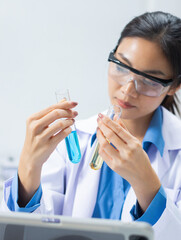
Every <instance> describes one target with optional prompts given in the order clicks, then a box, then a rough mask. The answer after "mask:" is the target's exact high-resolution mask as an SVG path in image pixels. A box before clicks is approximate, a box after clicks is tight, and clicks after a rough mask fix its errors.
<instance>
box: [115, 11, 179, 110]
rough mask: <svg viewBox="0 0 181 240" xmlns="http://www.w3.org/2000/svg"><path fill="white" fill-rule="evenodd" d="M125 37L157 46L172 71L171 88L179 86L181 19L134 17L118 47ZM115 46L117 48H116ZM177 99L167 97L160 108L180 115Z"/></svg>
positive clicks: (156, 14) (158, 14)
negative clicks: (147, 41)
mask: <svg viewBox="0 0 181 240" xmlns="http://www.w3.org/2000/svg"><path fill="white" fill-rule="evenodd" d="M125 37H141V38H144V39H147V40H149V41H154V42H156V43H158V44H159V46H160V47H161V49H162V51H163V53H164V55H165V56H166V58H167V59H168V61H169V63H170V64H171V67H172V70H173V77H172V78H173V79H174V81H173V84H172V87H173V88H175V87H178V86H179V85H180V84H181V19H180V18H178V17H175V16H173V15H171V14H169V13H164V12H160V11H158V12H147V13H144V14H143V15H140V16H138V17H135V18H134V19H133V20H131V21H130V22H129V23H128V24H127V25H126V26H125V28H124V29H123V31H122V33H121V36H120V39H119V40H118V45H119V44H120V42H121V41H122V39H123V38H125ZM118 45H117V46H118ZM178 103H179V99H178V96H177V95H176V93H175V94H174V95H173V96H169V95H167V96H166V97H165V99H164V100H163V102H162V103H161V105H162V106H164V107H165V108H167V109H168V110H169V111H171V112H172V113H174V114H175V113H176V111H175V110H177V112H178V113H179V114H180V111H179V107H178Z"/></svg>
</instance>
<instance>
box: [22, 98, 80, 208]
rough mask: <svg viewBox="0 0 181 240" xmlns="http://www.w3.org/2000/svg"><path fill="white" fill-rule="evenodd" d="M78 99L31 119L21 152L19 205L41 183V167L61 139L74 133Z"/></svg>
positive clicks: (54, 106)
mask: <svg viewBox="0 0 181 240" xmlns="http://www.w3.org/2000/svg"><path fill="white" fill-rule="evenodd" d="M76 105H77V103H76V102H68V101H64V100H63V101H61V102H59V103H57V104H55V105H52V106H50V107H48V108H46V109H44V110H42V111H40V112H38V113H35V114H33V115H32V116H30V117H29V118H28V120H27V127H26V138H25V142H24V147H23V150H22V153H21V157H20V162H19V168H18V176H19V205H21V206H24V205H26V203H27V202H28V201H29V200H30V198H31V197H32V196H33V194H34V192H35V191H36V190H37V188H38V187H39V185H40V177H41V169H42V165H43V163H44V162H45V161H46V160H47V159H48V157H49V156H50V154H51V153H52V152H53V151H54V149H55V148H56V146H57V145H58V143H59V142H61V141H62V140H63V139H64V138H65V137H66V136H68V135H69V134H70V133H71V127H70V126H71V125H72V124H73V123H74V117H76V116H77V115H78V113H77V112H76V111H73V110H72V109H73V108H74V107H75V106H76Z"/></svg>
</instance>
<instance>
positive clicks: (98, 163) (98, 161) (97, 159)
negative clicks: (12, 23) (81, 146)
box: [90, 142, 103, 170]
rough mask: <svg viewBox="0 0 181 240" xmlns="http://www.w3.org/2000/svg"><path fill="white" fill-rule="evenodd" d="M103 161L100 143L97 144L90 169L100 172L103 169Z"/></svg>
mask: <svg viewBox="0 0 181 240" xmlns="http://www.w3.org/2000/svg"><path fill="white" fill-rule="evenodd" d="M102 164H103V159H102V157H101V156H100V155H99V143H98V142H97V143H96V146H95V150H94V153H93V156H92V159H91V162H90V167H91V168H92V169H94V170H99V169H100V168H101V167H102Z"/></svg>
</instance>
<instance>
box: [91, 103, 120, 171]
mask: <svg viewBox="0 0 181 240" xmlns="http://www.w3.org/2000/svg"><path fill="white" fill-rule="evenodd" d="M106 115H107V116H109V117H110V118H111V119H113V120H114V121H117V120H119V118H120V117H121V107H120V106H117V105H111V106H110V107H109V109H108V112H107V114H106ZM107 141H108V142H109V140H108V139H107ZM109 144H111V145H112V146H113V147H114V145H113V144H112V143H111V142H109ZM102 164H103V159H102V157H101V156H100V155H99V143H98V141H97V139H96V145H95V150H94V152H93V155H92V158H91V162H90V167H91V168H92V169H94V170H99V169H100V168H101V167H102Z"/></svg>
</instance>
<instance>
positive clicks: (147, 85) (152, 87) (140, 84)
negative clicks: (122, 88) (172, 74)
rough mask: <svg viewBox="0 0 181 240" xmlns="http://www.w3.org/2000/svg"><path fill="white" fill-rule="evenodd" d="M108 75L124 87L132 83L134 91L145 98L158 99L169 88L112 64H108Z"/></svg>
mask: <svg viewBox="0 0 181 240" xmlns="http://www.w3.org/2000/svg"><path fill="white" fill-rule="evenodd" d="M108 74H109V76H110V77H111V78H112V79H113V80H115V81H116V82H117V83H119V84H120V85H125V84H127V83H128V82H130V81H134V85H135V89H136V91H137V92H138V93H139V94H142V95H145V96H150V97H158V96H160V95H161V94H162V93H164V92H165V91H166V90H168V88H169V86H168V87H164V86H162V85H161V84H160V83H157V82H154V81H152V80H150V79H148V78H145V77H143V76H140V75H137V74H135V73H132V72H131V71H130V70H128V69H126V68H124V67H122V66H120V65H118V64H116V63H113V62H110V64H109V71H108ZM133 75H134V77H133Z"/></svg>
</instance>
